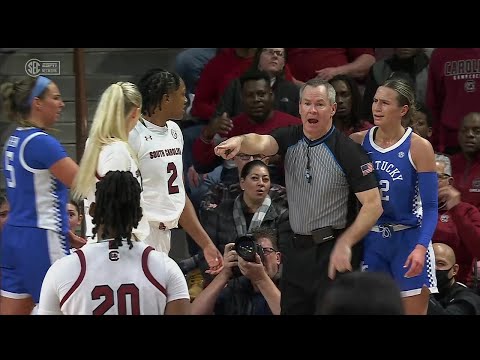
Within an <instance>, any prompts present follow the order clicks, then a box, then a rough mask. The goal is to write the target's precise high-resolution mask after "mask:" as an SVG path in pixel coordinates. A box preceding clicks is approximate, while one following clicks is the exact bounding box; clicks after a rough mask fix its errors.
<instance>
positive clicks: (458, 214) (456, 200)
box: [432, 154, 480, 285]
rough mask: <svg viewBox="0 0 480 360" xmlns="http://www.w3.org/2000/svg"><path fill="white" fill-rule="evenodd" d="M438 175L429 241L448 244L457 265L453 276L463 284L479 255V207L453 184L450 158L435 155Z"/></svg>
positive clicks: (469, 280)
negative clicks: (434, 217)
mask: <svg viewBox="0 0 480 360" xmlns="http://www.w3.org/2000/svg"><path fill="white" fill-rule="evenodd" d="M435 157H436V168H437V175H438V220H437V227H436V229H435V232H434V234H433V237H432V242H434V243H436V242H438V243H444V244H446V245H448V246H450V247H451V248H452V249H453V251H454V252H455V255H456V262H457V263H458V265H459V269H458V270H457V273H456V274H455V278H456V279H457V280H458V281H460V282H461V283H464V284H466V285H470V284H471V281H472V269H473V266H474V265H475V264H474V262H475V261H474V260H475V258H480V211H479V210H478V209H477V208H476V207H475V206H473V205H471V204H469V203H466V202H463V201H462V200H461V194H460V192H459V191H458V190H457V189H456V188H455V187H454V185H455V180H454V178H453V177H452V171H451V166H450V159H449V158H448V157H447V156H445V155H441V154H437V155H436V156H435Z"/></svg>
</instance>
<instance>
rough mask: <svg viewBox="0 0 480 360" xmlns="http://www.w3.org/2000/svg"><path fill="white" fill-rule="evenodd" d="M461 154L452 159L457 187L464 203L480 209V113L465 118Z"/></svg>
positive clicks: (459, 141) (459, 134)
mask: <svg viewBox="0 0 480 360" xmlns="http://www.w3.org/2000/svg"><path fill="white" fill-rule="evenodd" d="M458 143H459V145H460V149H461V152H460V153H458V154H455V155H453V156H452V157H451V160H452V176H453V178H454V179H455V187H456V188H457V189H458V191H460V193H461V194H462V201H465V202H467V203H469V204H472V205H474V206H476V207H477V209H480V112H473V113H470V114H468V115H467V116H465V118H464V119H463V121H462V123H461V125H460V128H459V132H458Z"/></svg>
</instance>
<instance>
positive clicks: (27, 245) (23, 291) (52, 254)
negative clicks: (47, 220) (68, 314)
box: [0, 224, 69, 303]
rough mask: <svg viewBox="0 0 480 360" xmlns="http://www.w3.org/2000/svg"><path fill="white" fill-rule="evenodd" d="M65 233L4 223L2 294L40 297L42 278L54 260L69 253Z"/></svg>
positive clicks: (34, 299)
mask: <svg viewBox="0 0 480 360" xmlns="http://www.w3.org/2000/svg"><path fill="white" fill-rule="evenodd" d="M68 250H69V249H68V246H67V242H66V236H65V235H64V234H60V233H56V232H55V231H52V230H46V229H39V228H31V227H20V226H13V225H9V224H5V226H4V228H3V234H2V244H1V252H0V271H1V276H2V277H1V295H2V296H4V297H8V298H12V299H25V298H28V297H29V296H31V297H32V299H33V301H34V302H35V303H38V301H39V299H40V290H41V288H42V282H43V278H44V277H45V274H46V273H47V270H48V268H49V267H50V265H52V264H53V263H54V262H55V261H56V260H58V259H60V258H61V257H63V256H65V255H67V254H68V253H69V251H68Z"/></svg>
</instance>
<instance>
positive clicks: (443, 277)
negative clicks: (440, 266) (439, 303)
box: [435, 266, 453, 289]
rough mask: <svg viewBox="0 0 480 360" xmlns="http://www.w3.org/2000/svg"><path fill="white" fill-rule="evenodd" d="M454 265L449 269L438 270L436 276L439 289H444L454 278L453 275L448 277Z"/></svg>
mask: <svg viewBox="0 0 480 360" xmlns="http://www.w3.org/2000/svg"><path fill="white" fill-rule="evenodd" d="M452 268H453V266H452V267H451V268H450V269H448V270H437V271H436V272H435V273H436V276H437V287H438V289H442V288H444V287H446V286H448V284H449V283H450V280H452V278H453V276H452V277H451V278H449V277H448V273H449V272H450V270H452Z"/></svg>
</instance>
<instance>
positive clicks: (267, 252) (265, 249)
mask: <svg viewBox="0 0 480 360" xmlns="http://www.w3.org/2000/svg"><path fill="white" fill-rule="evenodd" d="M262 250H263V253H264V254H265V255H266V256H267V255H270V254H272V253H276V252H277V250H275V249H274V248H271V247H267V248H262Z"/></svg>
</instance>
